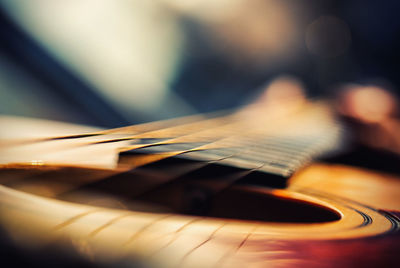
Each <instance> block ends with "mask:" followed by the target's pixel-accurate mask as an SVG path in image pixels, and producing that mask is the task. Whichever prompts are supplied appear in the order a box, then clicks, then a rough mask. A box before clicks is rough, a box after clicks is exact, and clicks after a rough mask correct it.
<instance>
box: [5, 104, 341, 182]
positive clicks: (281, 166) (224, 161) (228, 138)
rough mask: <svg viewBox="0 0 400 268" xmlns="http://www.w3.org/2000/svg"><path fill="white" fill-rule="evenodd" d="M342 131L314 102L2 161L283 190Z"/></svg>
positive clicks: (43, 147) (110, 135) (27, 146)
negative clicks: (267, 178) (161, 166)
mask: <svg viewBox="0 0 400 268" xmlns="http://www.w3.org/2000/svg"><path fill="white" fill-rule="evenodd" d="M342 129H343V128H342V126H341V124H340V123H338V122H337V121H336V119H335V117H334V116H333V114H332V112H331V111H330V109H329V106H328V105H326V104H324V103H322V102H314V103H307V104H305V105H302V106H301V107H298V108H296V109H294V110H291V111H289V112H287V111H285V113H274V112H273V111H268V110H265V109H260V108H259V107H255V108H254V107H250V108H249V109H246V110H244V111H241V112H238V113H233V114H230V115H224V116H220V115H219V114H213V115H212V117H210V116H198V115H197V116H190V117H186V118H183V119H172V120H166V121H160V122H153V123H148V124H142V125H136V126H130V127H124V128H119V129H111V130H105V131H97V132H93V133H88V134H82V135H69V136H57V137H51V138H45V139H40V140H29V141H25V142H22V143H18V144H12V143H11V145H7V146H2V149H3V151H4V150H5V153H4V154H2V155H6V156H7V161H8V162H7V163H26V162H29V163H32V162H33V163H36V164H37V163H39V164H58V165H60V164H61V165H78V166H89V167H101V168H116V167H118V168H122V169H123V170H127V169H130V170H131V169H134V168H137V167H140V166H143V165H149V164H151V163H154V162H159V161H162V160H166V159H170V158H174V159H186V160H188V161H194V162H196V161H197V162H201V163H206V164H214V165H215V164H217V165H222V166H227V167H232V168H236V169H238V170H248V171H251V173H252V174H260V173H264V174H271V175H274V176H277V177H279V180H278V181H279V183H276V180H275V182H274V183H271V184H270V185H271V186H274V185H275V186H276V185H279V186H284V185H285V181H286V179H287V178H288V177H290V176H291V174H293V173H294V172H295V171H296V170H298V169H299V168H301V167H303V166H304V165H306V164H307V163H309V162H310V161H312V160H314V159H316V158H318V157H321V156H322V155H325V154H327V153H332V152H333V151H335V150H337V149H338V148H340V144H341V143H342V142H343V138H344V135H343V131H342ZM14 156H15V157H14ZM266 184H267V185H268V184H269V183H266Z"/></svg>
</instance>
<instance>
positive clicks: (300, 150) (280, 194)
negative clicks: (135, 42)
mask: <svg viewBox="0 0 400 268" xmlns="http://www.w3.org/2000/svg"><path fill="white" fill-rule="evenodd" d="M272 106H273V105H272ZM272 106H269V105H263V104H262V103H255V104H253V105H250V106H249V107H247V108H245V109H243V110H241V111H238V112H233V113H229V112H221V113H214V114H208V115H196V116H189V117H185V118H179V119H171V120H166V121H159V122H152V123H146V124H141V125H134V126H129V127H123V128H118V129H111V130H98V129H90V128H87V127H80V126H70V125H64V124H61V123H52V122H43V121H39V120H36V121H35V120H27V119H17V118H2V124H3V125H4V126H8V127H7V129H4V130H2V132H3V134H2V136H3V139H2V141H1V154H0V158H1V159H0V160H1V163H2V166H1V171H0V183H1V184H2V185H1V186H0V192H1V194H0V204H1V206H0V215H1V217H0V221H1V226H2V230H3V231H2V232H3V235H2V236H1V237H2V241H3V244H4V245H6V247H7V248H12V249H13V250H11V251H5V252H12V254H11V255H8V258H7V257H6V259H7V260H8V261H10V262H11V263H14V264H16V263H23V264H30V263H36V264H39V265H37V266H46V265H48V266H52V267H53V265H54V266H55V265H59V264H63V265H66V266H68V265H71V266H73V265H76V264H78V265H79V266H87V267H97V266H100V267H102V266H113V267H114V266H121V267H122V266H123V267H136V266H137V267H395V266H398V265H399V263H400V262H399V260H400V255H399V253H400V239H399V238H400V236H399V224H400V219H399V215H400V213H399V211H400V179H399V177H398V176H397V175H395V173H393V174H392V173H384V172H378V171H372V170H370V169H368V168H359V167H354V166H348V165H343V164H338V163H335V162H334V161H332V159H336V158H337V156H340V155H343V154H344V153H345V152H346V150H348V149H349V148H351V141H350V140H349V136H350V133H349V130H348V128H346V127H345V125H344V124H343V123H342V122H340V120H338V119H337V117H336V116H335V114H334V113H333V112H332V109H331V108H330V107H331V106H330V105H329V104H328V103H326V102H323V101H298V102H295V103H290V105H289V104H288V105H278V106H274V107H273V108H271V107H272ZM282 107H283V108H282ZM5 122H7V123H5ZM63 129H66V131H65V132H64V131H63ZM36 130H40V131H42V132H44V133H45V134H44V135H43V133H36ZM68 132H69V133H68ZM71 132H72V134H71ZM66 133H68V134H66ZM22 134H23V135H22ZM6 136H7V137H6ZM22 136H25V137H23V138H22ZM28 136H29V137H28ZM335 157H336V158H335ZM4 241H6V242H4ZM4 256H7V255H4Z"/></svg>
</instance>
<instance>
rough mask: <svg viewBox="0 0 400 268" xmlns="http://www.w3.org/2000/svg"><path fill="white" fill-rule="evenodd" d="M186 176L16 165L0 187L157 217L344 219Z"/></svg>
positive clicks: (266, 191)
mask: <svg viewBox="0 0 400 268" xmlns="http://www.w3.org/2000/svg"><path fill="white" fill-rule="evenodd" d="M192 164H193V163H192ZM181 165H182V164H181ZM169 167H170V168H172V169H173V167H171V166H170V165H169ZM181 168H184V167H182V166H181ZM186 168H188V169H189V166H186ZM187 174H189V177H185V176H184V177H181V179H175V180H173V181H165V180H166V179H165V178H160V177H157V176H154V174H149V173H148V172H146V170H145V169H140V168H139V169H135V170H132V171H128V172H123V173H120V172H114V171H105V170H97V169H83V168H73V167H46V166H43V167H40V168H32V167H26V166H14V167H7V168H3V169H2V170H1V171H0V178H1V180H0V183H1V184H3V185H5V186H8V187H11V188H16V189H19V190H22V191H26V192H30V193H34V194H38V195H44V196H47V197H52V198H58V199H61V200H65V201H72V202H77V203H84V204H90V205H96V206H104V207H113V208H124V209H129V210H136V211H143V212H152V213H166V212H167V213H178V214H185V215H196V216H206V217H216V218H229V219H240V220H255V221H266V222H284V223H286V222H287V223H314V222H315V223H317V222H330V221H335V220H339V219H340V214H339V213H337V212H336V211H334V210H332V209H330V208H327V207H324V206H321V205H318V204H314V203H310V202H306V201H303V200H298V199H294V198H290V197H286V196H285V197H283V196H281V195H276V194H275V192H276V191H277V190H273V189H271V188H266V187H261V186H248V185H240V184H239V185H238V184H233V185H229V186H228V185H227V183H226V181H224V180H222V179H215V178H208V179H207V178H200V177H196V178H194V177H193V176H191V175H190V174H192V175H193V173H190V172H189V173H187ZM280 191H284V190H280Z"/></svg>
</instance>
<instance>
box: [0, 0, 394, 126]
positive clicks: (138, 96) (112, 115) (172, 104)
mask: <svg viewBox="0 0 400 268" xmlns="http://www.w3.org/2000/svg"><path fill="white" fill-rule="evenodd" d="M399 12H400V2H399V1H397V0H386V1H373V0H351V1H337V0H332V1H330V0H324V1H320V0H218V1H216V0H191V1H187V0H158V1H155V0H154V1H148V0H118V1H115V0H70V1H61V0H31V1H23V0H0V37H1V42H0V114H3V115H19V116H28V117H37V118H45V119H54V120H61V121H66V122H72V123H81V124H89V125H93V126H100V127H118V126H123V125H127V124H134V123H141V122H147V121H153V120H160V119H166V118H171V117H176V116H183V115H189V114H195V113H199V112H201V113H202V112H210V111H214V110H220V109H229V108H235V107H238V106H240V105H243V104H245V103H248V102H250V101H251V100H253V99H254V98H256V97H257V96H258V95H260V94H261V92H262V91H263V88H265V86H266V85H268V83H270V82H271V81H272V80H273V79H274V78H276V77H280V76H282V75H286V76H290V77H291V79H295V80H296V81H298V82H299V83H301V84H302V85H304V88H305V89H306V92H307V94H308V95H309V96H311V97H314V96H326V97H331V96H333V95H335V94H336V91H337V90H339V89H340V88H342V87H343V85H345V84H349V83H350V84H353V85H358V86H374V87H378V88H384V89H385V90H389V91H391V92H392V93H394V94H397V93H398V89H399V85H400V76H399V75H398V71H399V70H400V68H399V67H400V66H398V65H399V62H400V57H399V56H400V51H399V48H400V38H399V36H400V20H399V19H398V16H399Z"/></svg>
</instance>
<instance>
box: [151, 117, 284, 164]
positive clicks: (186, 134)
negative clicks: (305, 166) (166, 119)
mask: <svg viewBox="0 0 400 268" xmlns="http://www.w3.org/2000/svg"><path fill="white" fill-rule="evenodd" d="M217 120H218V119H217ZM200 125H201V126H202V127H204V126H203V124H200ZM183 130H185V128H183ZM211 130H212V129H211ZM212 131H213V132H214V133H215V130H212ZM185 134H186V135H187V133H185ZM176 139H179V137H178V138H175V140H176ZM158 144H160V145H161V144H163V143H158ZM186 152H189V150H187V151H184V152H180V154H182V153H186ZM269 153H271V152H269ZM278 153H281V152H278ZM214 162H215V161H214Z"/></svg>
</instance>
